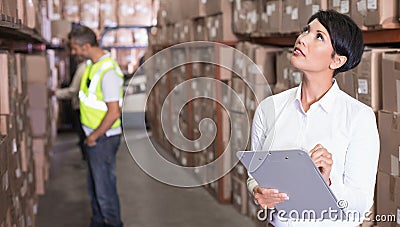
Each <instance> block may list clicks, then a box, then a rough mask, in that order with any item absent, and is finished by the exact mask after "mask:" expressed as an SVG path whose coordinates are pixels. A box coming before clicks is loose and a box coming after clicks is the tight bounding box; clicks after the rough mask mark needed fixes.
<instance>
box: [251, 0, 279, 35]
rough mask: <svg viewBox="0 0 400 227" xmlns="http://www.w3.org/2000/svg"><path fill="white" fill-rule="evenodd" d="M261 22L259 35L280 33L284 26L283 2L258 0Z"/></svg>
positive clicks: (258, 27) (258, 28)
mask: <svg viewBox="0 0 400 227" xmlns="http://www.w3.org/2000/svg"><path fill="white" fill-rule="evenodd" d="M258 9H259V20H258V24H257V34H259V35H261V36H264V35H269V34H275V33H279V32H280V30H281V26H282V9H283V8H282V1H278V0H272V1H271V0H258Z"/></svg>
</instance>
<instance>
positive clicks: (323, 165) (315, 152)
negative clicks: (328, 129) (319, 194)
mask: <svg viewBox="0 0 400 227" xmlns="http://www.w3.org/2000/svg"><path fill="white" fill-rule="evenodd" d="M309 154H310V157H311V159H312V160H313V162H314V164H315V166H317V167H318V169H319V171H320V172H321V174H322V177H323V178H324V180H325V182H326V183H327V184H328V185H331V180H330V179H329V178H330V175H331V170H332V164H333V160H332V154H331V153H329V152H328V150H326V148H325V147H323V146H322V145H321V144H317V145H316V146H315V147H314V148H313V149H311V151H310V153H309Z"/></svg>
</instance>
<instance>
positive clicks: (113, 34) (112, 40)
mask: <svg viewBox="0 0 400 227" xmlns="http://www.w3.org/2000/svg"><path fill="white" fill-rule="evenodd" d="M102 42H103V43H102V45H103V46H106V47H107V46H115V45H116V43H117V31H116V30H111V31H108V32H107V33H105V34H104V36H103V39H102Z"/></svg>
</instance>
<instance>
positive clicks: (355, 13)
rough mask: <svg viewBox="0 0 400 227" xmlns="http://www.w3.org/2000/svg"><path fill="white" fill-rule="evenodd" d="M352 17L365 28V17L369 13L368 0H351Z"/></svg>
mask: <svg viewBox="0 0 400 227" xmlns="http://www.w3.org/2000/svg"><path fill="white" fill-rule="evenodd" d="M350 4H351V5H350V17H351V19H353V20H354V22H356V24H357V25H358V26H359V27H360V28H361V29H363V30H365V29H366V28H365V27H364V17H365V16H366V15H367V1H366V0H356V1H350Z"/></svg>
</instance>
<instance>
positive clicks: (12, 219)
mask: <svg viewBox="0 0 400 227" xmlns="http://www.w3.org/2000/svg"><path fill="white" fill-rule="evenodd" d="M42 63H43V64H42ZM46 63H47V60H46V56H45V55H39V56H32V55H23V54H10V53H8V52H3V53H1V54H0V64H1V70H2V73H1V76H2V78H1V81H3V83H1V85H2V86H1V89H0V91H1V95H0V96H1V99H0V100H1V108H0V109H1V111H0V120H1V142H0V143H1V145H0V146H1V147H2V149H1V161H2V164H1V170H0V174H1V179H2V193H1V195H0V196H1V197H2V203H1V205H0V207H1V208H0V212H1V213H0V218H1V219H0V223H3V224H5V225H6V226H7V224H8V226H12V225H17V226H34V214H35V212H36V210H37V208H36V207H37V195H41V194H43V193H44V184H45V180H47V179H48V176H49V162H48V161H47V158H48V156H49V151H50V145H51V138H52V137H51V134H50V132H51V131H52V130H51V129H50V127H51V124H50V123H51V122H52V121H53V122H55V120H56V119H55V118H51V117H50V116H49V113H51V111H50V110H49V108H51V103H50V102H49V99H48V97H47V92H48V87H47V86H46V85H47V83H48V78H49V73H48V72H47V71H46V70H48V69H49V66H48V65H47V64H46ZM43 70H44V71H43ZM52 108H53V110H54V109H55V108H56V107H52ZM53 112H54V111H53ZM53 127H54V126H53ZM53 131H54V130H53ZM6 223H7V224H6Z"/></svg>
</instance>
